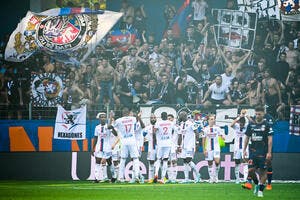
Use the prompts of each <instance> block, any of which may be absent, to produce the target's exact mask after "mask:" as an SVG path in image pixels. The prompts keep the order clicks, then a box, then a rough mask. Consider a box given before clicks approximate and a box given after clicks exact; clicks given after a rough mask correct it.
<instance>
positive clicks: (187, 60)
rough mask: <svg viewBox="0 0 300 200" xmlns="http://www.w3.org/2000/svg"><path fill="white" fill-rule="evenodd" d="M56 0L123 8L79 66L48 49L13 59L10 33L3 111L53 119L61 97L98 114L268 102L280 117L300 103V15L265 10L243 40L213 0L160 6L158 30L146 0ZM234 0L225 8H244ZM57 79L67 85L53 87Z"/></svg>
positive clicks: (1, 81)
mask: <svg viewBox="0 0 300 200" xmlns="http://www.w3.org/2000/svg"><path fill="white" fill-rule="evenodd" d="M58 2H60V4H58V5H57V6H62V7H64V6H68V7H81V6H84V7H89V8H91V9H95V10H98V9H99V8H100V9H106V7H108V6H109V5H111V7H116V8H120V9H119V10H114V11H120V12H122V13H123V14H124V15H123V17H122V18H121V19H120V21H119V22H118V23H117V24H116V25H115V26H114V27H113V29H112V30H111V31H110V32H109V33H108V34H107V35H106V36H105V38H104V39H102V41H101V42H100V43H99V44H97V46H96V48H95V50H94V51H93V52H92V53H91V54H90V55H89V57H88V58H87V59H86V60H85V61H84V62H82V63H80V64H79V65H75V64H70V63H64V62H61V61H58V60H55V58H53V57H52V56H50V55H48V54H45V53H43V52H38V53H36V54H34V55H33V56H31V57H30V58H29V59H27V60H25V61H24V62H20V63H14V62H8V61H5V60H4V59H3V58H4V51H5V47H6V44H7V42H8V38H9V35H5V36H2V37H1V38H3V39H2V41H1V54H2V56H1V57H2V60H1V66H0V67H1V69H0V92H1V95H0V96H1V98H0V106H1V107H0V112H1V114H0V117H1V119H30V118H33V119H53V118H55V114H56V106H57V104H61V105H62V106H63V107H64V108H65V109H67V110H70V109H75V108H79V107H80V106H81V105H87V107H88V111H89V116H90V117H91V118H94V116H95V115H96V113H98V112H99V111H103V110H107V109H109V110H115V111H120V110H122V109H123V108H124V107H127V108H129V109H133V110H137V109H138V108H139V106H140V105H142V104H148V105H155V104H168V105H173V106H178V107H180V106H187V105H193V106H194V107H195V108H197V109H210V108H215V106H251V107H255V106H257V105H264V106H265V107H266V108H267V111H268V113H270V114H271V115H272V116H273V117H274V118H275V119H284V120H286V119H287V118H288V117H289V110H290V108H289V106H290V105H297V104H298V105H299V101H300V99H299V88H300V87H299V84H300V75H299V74H300V73H299V64H300V44H299V41H300V40H299V38H300V28H299V26H300V24H299V22H297V21H280V20H277V19H276V18H274V17H269V16H258V17H257V24H256V27H255V31H254V32H253V31H252V29H251V30H249V35H247V37H248V38H247V39H246V42H245V41H244V40H243V39H242V42H241V43H237V44H236V41H235V40H236V38H235V37H241V38H244V37H245V36H244V35H240V36H235V35H234V34H233V33H234V32H233V31H232V32H230V31H229V32H228V34H229V36H228V35H227V36H226V34H224V35H221V34H219V32H220V30H221V31H224V29H222V28H224V26H225V25H220V26H216V24H218V17H216V15H214V14H213V13H214V12H212V10H213V9H215V7H214V6H215V5H214V4H213V3H211V1H204V0H200V1H198V0H197V1H182V3H180V4H179V3H178V2H177V3H174V4H173V3H172V2H173V1H166V2H165V3H164V7H163V9H159V11H162V12H163V13H161V14H162V16H163V18H162V19H161V21H159V22H157V23H163V24H165V26H164V27H163V28H162V29H161V30H159V31H158V30H157V28H156V27H153V26H149V24H153V21H152V20H153V19H154V17H153V13H150V12H148V11H149V9H148V8H147V7H146V6H145V5H144V4H142V3H141V2H135V1H126V0H123V1H118V2H119V5H112V4H113V3H112V2H109V1H107V5H106V4H105V1H99V2H96V3H94V4H92V3H91V4H84V5H83V4H82V3H81V2H80V1H76V2H75V3H74V2H73V1H69V2H65V1H58ZM71 2H72V3H71ZM77 2H78V3H77ZM212 2H214V1H212ZM232 2H234V1H228V2H227V4H224V7H221V8H220V9H226V10H236V11H237V10H238V8H239V7H238V5H235V4H231V3H232ZM114 4H116V2H114ZM147 5H149V4H147ZM152 12H154V11H152ZM222 12H223V11H222ZM224 13H225V11H224ZM224 13H223V14H224ZM217 16H218V15H217ZM226 16H227V17H232V16H233V15H229V14H228V13H225V14H224V15H223V17H224V18H226ZM20 17H21V16H20ZM224 20H225V21H226V20H229V21H230V19H224ZM151 21H152V22H151ZM230 23H231V22H230ZM251 31H252V32H251ZM237 32H238V31H237ZM250 33H251V34H252V33H253V34H252V35H251V34H250ZM251 40H253V45H250V44H251V42H250V41H251ZM234 42H235V43H234ZM51 80H55V81H57V82H59V83H61V86H62V87H61V88H57V87H56V88H54V91H52V90H51V88H47V87H46V86H49V84H48V82H49V81H51ZM55 81H54V83H53V84H52V85H54V86H55V83H56V82H55ZM47 84H48V85H47ZM220 88H221V89H220ZM59 89H61V93H60V94H61V95H58V92H57V91H56V90H59ZM29 112H30V113H31V114H28V113H29Z"/></svg>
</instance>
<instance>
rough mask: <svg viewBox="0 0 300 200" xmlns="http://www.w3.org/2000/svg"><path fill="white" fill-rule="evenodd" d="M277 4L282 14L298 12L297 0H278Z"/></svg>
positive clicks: (299, 5) (299, 6)
mask: <svg viewBox="0 0 300 200" xmlns="http://www.w3.org/2000/svg"><path fill="white" fill-rule="evenodd" d="M278 6H279V9H280V11H281V13H282V14H285V15H294V14H299V13H300V10H299V8H300V4H299V0H278Z"/></svg>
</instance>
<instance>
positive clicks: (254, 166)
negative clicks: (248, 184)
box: [243, 107, 273, 197]
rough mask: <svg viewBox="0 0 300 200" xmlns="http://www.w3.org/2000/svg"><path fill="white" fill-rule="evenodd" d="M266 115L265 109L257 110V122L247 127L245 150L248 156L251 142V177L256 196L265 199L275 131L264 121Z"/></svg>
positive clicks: (257, 108)
mask: <svg viewBox="0 0 300 200" xmlns="http://www.w3.org/2000/svg"><path fill="white" fill-rule="evenodd" d="M264 115H265V112H264V108H263V107H256V108H255V120H254V121H253V122H251V123H250V124H249V126H248V127H247V130H246V133H245V134H246V137H245V144H244V149H243V152H244V156H246V155H247V152H246V147H247V145H248V144H249V140H251V144H250V145H249V176H251V178H252V180H253V182H254V183H255V188H254V194H257V196H258V197H263V190H264V187H265V186H264V184H265V182H266V179H267V160H271V157H272V143H273V130H272V128H271V127H270V124H269V123H268V122H267V121H265V120H264ZM256 175H258V176H256ZM258 183H259V184H258Z"/></svg>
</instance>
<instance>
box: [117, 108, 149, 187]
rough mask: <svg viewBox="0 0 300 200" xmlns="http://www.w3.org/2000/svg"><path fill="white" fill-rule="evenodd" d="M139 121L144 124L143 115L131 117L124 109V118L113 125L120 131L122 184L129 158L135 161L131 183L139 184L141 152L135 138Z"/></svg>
mask: <svg viewBox="0 0 300 200" xmlns="http://www.w3.org/2000/svg"><path fill="white" fill-rule="evenodd" d="M138 121H139V122H140V123H141V125H142V124H143V122H142V120H141V113H139V114H138V115H137V117H133V116H129V110H128V109H127V108H124V109H123V117H121V118H119V119H117V120H116V121H115V122H114V125H113V128H117V129H118V131H119V132H118V134H119V137H120V141H121V161H120V167H119V177H118V179H119V181H121V182H123V181H124V170H125V162H126V158H127V157H128V156H130V157H131V159H132V160H133V176H132V180H131V182H134V181H137V182H139V174H140V172H139V171H140V167H139V158H138V157H139V152H138V148H137V142H136V138H135V127H136V123H137V122H138ZM142 128H144V127H142Z"/></svg>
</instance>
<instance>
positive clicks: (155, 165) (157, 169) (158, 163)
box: [154, 160, 160, 176]
mask: <svg viewBox="0 0 300 200" xmlns="http://www.w3.org/2000/svg"><path fill="white" fill-rule="evenodd" d="M159 168H160V160H157V161H155V163H154V169H155V173H154V175H155V176H158V171H159Z"/></svg>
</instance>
